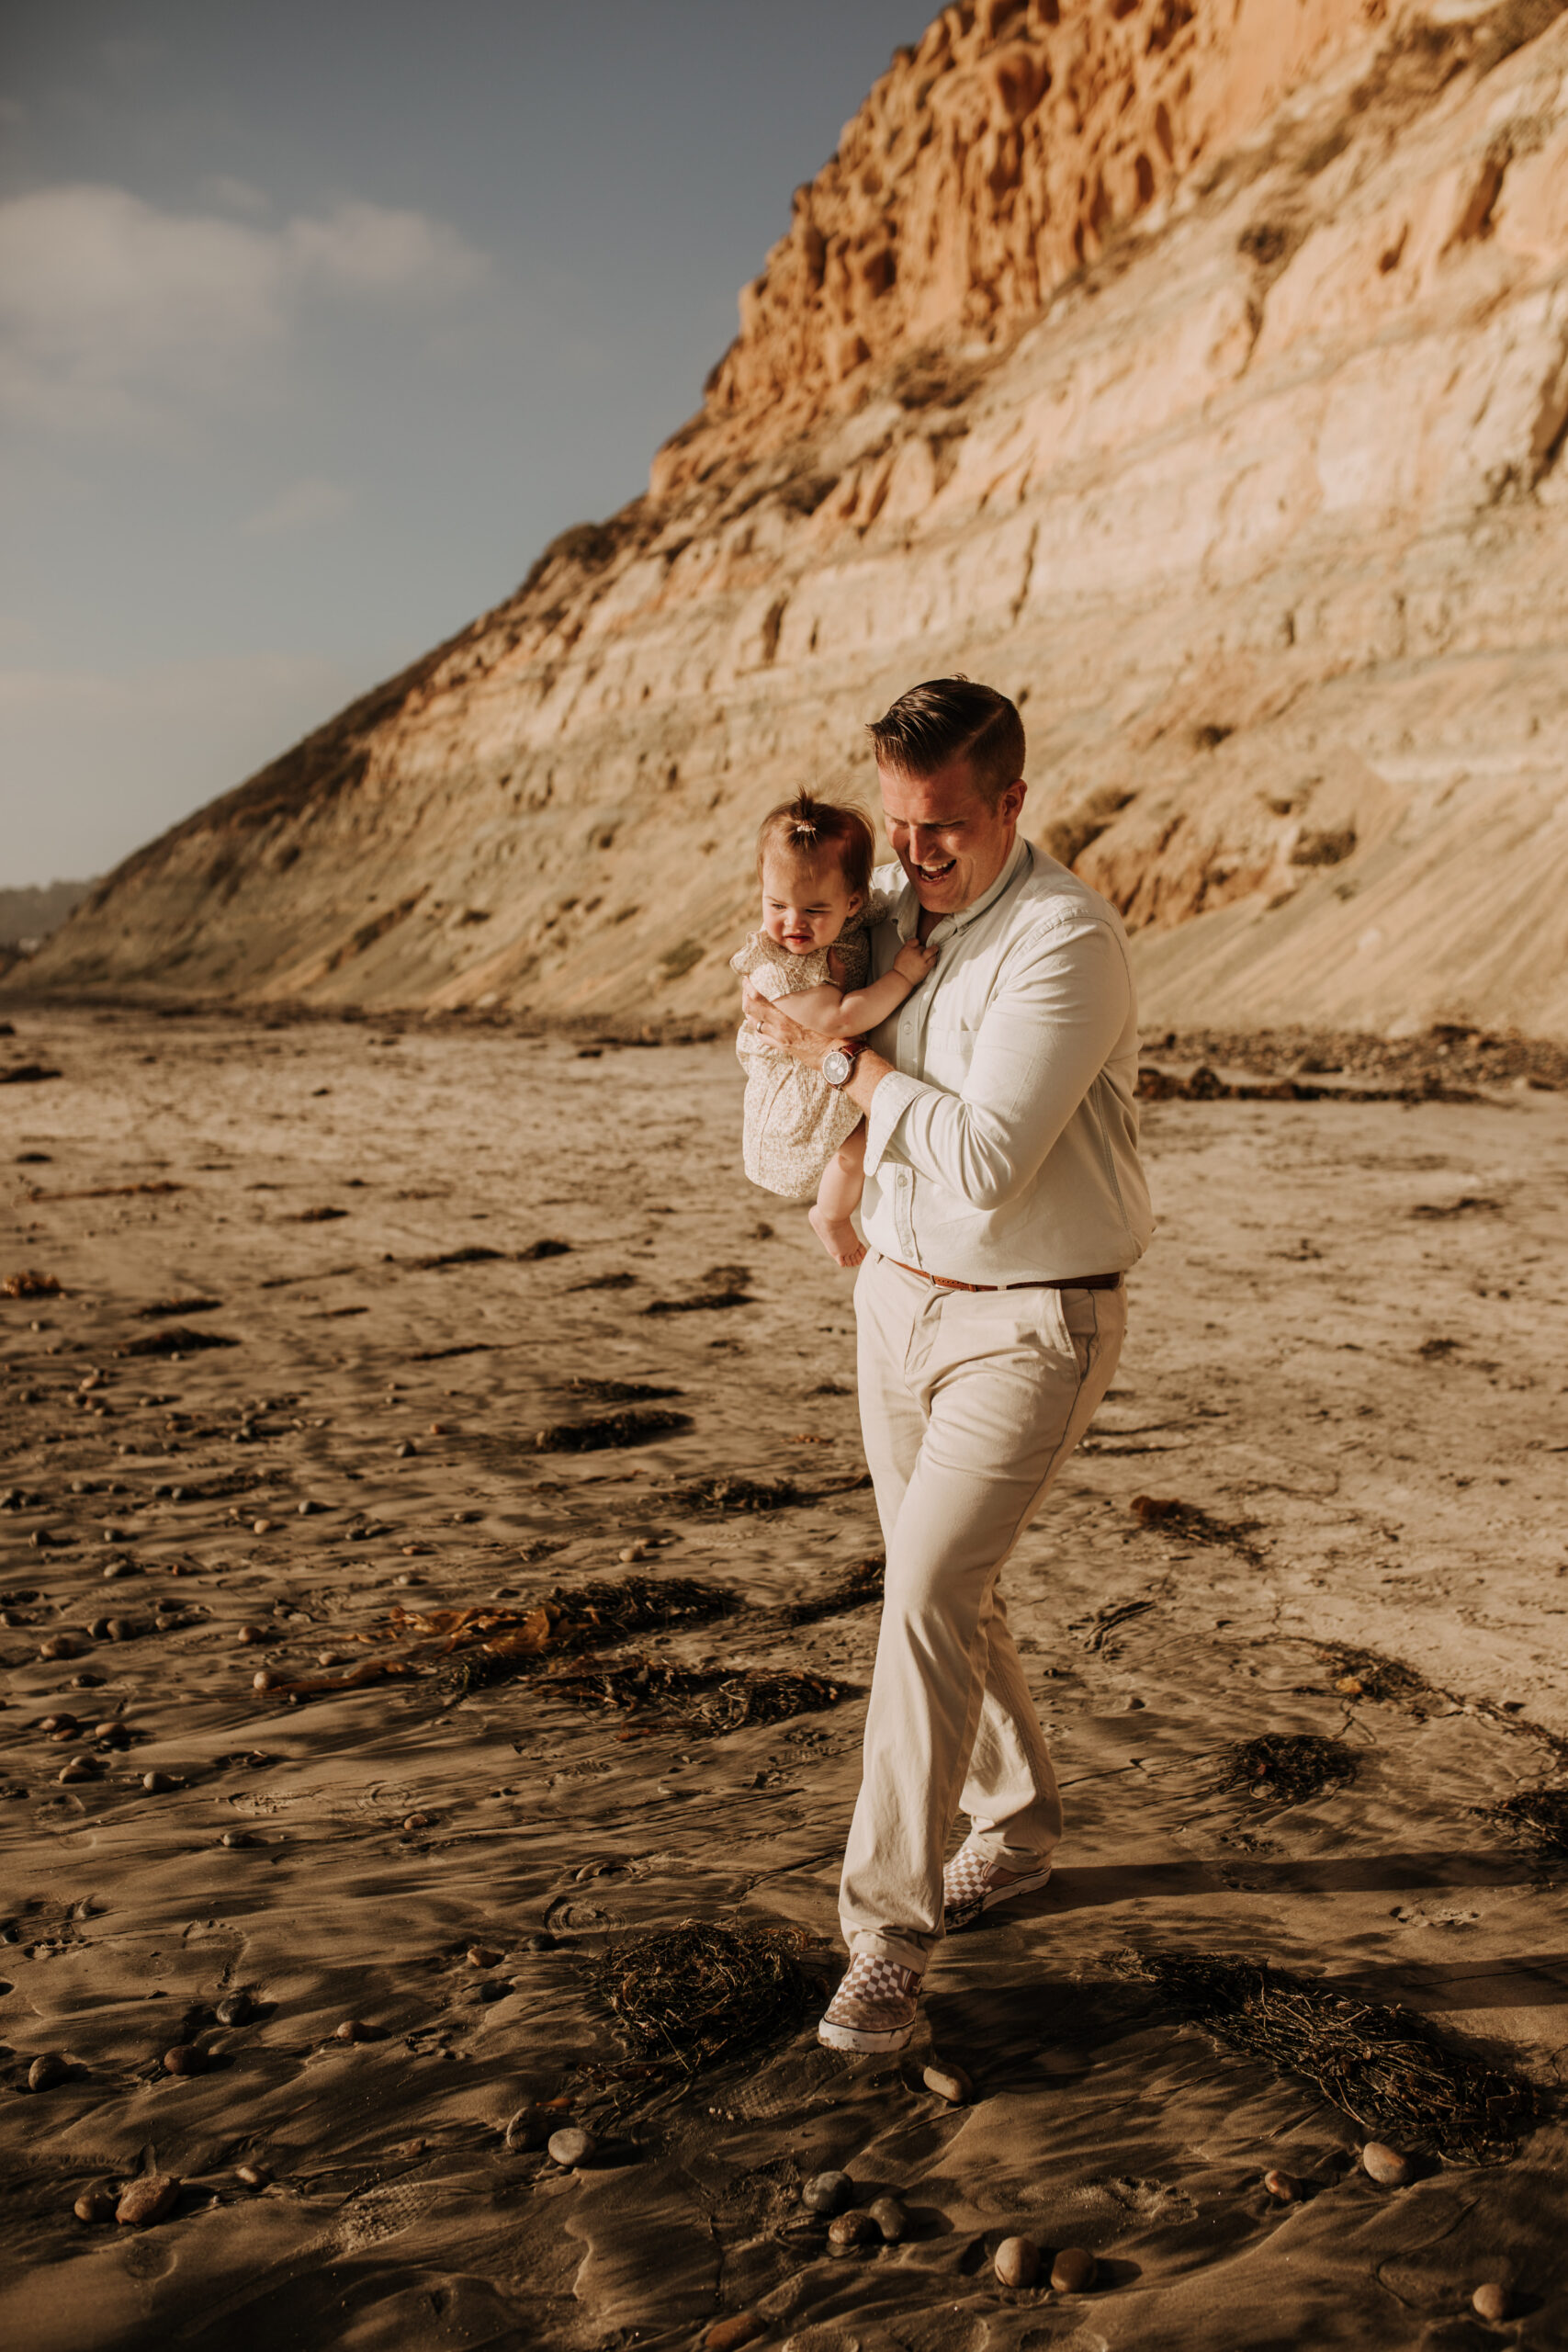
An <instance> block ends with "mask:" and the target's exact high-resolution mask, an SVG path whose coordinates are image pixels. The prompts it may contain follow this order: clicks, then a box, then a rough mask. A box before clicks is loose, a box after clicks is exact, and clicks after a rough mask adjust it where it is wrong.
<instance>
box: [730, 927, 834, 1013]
mask: <svg viewBox="0 0 1568 2352" xmlns="http://www.w3.org/2000/svg"><path fill="white" fill-rule="evenodd" d="M729 968H730V970H731V971H732V972H739V974H740V976H741V978H743V979H748V980H750V983H751V985H752V987H753V988H754V989H756V991H757V993H758V995H759V996H765V997H766V998H767V1000H768V1001H769V1003H770V1004H776V1003H777V1002H778V1000H779V999H780V997H782V996H798V995H799V994H800V992H801V991H802V989H819V988H821V987H822V986H823V984H824V982H825V981H826V980H827V978H828V977H829V975H828V950H827V948H825V947H817V948H814V949H813V950H812V952H811V954H810V955H809V956H786V955H785V954H784V952H783V950H782V949H780V948H779V947H777V946H775V945H774V944H773V941H772V940H771V939H770V938H769V937H768V934H767V933H766V932H765V931H754V932H753V933H751V936H750V939H749V940H748V941H747V942H746V944H745V946H744V947H741V948H739V949H738V950H737V952H736V953H735V955H733V956H731V957H730V959H729Z"/></svg>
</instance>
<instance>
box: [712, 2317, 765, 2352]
mask: <svg viewBox="0 0 1568 2352" xmlns="http://www.w3.org/2000/svg"><path fill="white" fill-rule="evenodd" d="M764 2324H765V2323H764V2322H763V2321H761V2320H760V2319H759V2318H758V2317H757V2314H756V2312H731V2314H730V2316H729V2318H728V2319H716V2320H715V2321H714V2324H713V2325H712V2326H711V2327H710V2328H708V2329H707V2330H706V2332H705V2335H704V2336H703V2346H704V2352H740V2346H742V2345H743V2344H750V2343H751V2342H752V2341H753V2339H754V2338H755V2337H757V2336H759V2335H761V2333H762V2329H763V2326H764Z"/></svg>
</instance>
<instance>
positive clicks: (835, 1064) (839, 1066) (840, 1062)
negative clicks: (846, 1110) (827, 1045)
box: [822, 1046, 854, 1086]
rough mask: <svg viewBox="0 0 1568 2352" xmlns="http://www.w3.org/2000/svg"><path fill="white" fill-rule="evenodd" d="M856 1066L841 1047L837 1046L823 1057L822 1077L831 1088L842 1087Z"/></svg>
mask: <svg viewBox="0 0 1568 2352" xmlns="http://www.w3.org/2000/svg"><path fill="white" fill-rule="evenodd" d="M853 1068H854V1064H853V1063H852V1061H851V1059H850V1057H849V1056H848V1054H846V1053H845V1051H844V1049H843V1047H842V1046H834V1047H833V1048H832V1050H831V1052H830V1053H826V1054H824V1055H823V1057H822V1075H823V1077H824V1078H825V1079H826V1080H827V1081H828V1083H829V1086H842V1084H843V1082H844V1080H845V1079H846V1078H848V1076H849V1074H850V1072H851V1070H852V1069H853Z"/></svg>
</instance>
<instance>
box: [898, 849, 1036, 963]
mask: <svg viewBox="0 0 1568 2352" xmlns="http://www.w3.org/2000/svg"><path fill="white" fill-rule="evenodd" d="M1033 863H1034V860H1033V856H1032V853H1031V850H1030V847H1029V843H1028V842H1026V841H1025V840H1024V838H1023V835H1022V834H1021V833H1020V834H1019V836H1018V838H1017V840H1016V841H1015V842H1013V845H1012V848H1011V850H1010V852H1009V854H1008V861H1007V864H1006V865H1004V866H1003V868H1002V870H1001V872H1000V873H999V874H998V876H997V878H996V880H995V881H994V882H993V883H992V885H991V887H990V888H989V889H988V890H987V891H986V892H985V894H984V895H983V897H981V898H978V899H976V900H975V902H974V904H973V905H972V906H967V907H960V908H959V910H958V911H957V913H956V914H951V915H943V917H942V921H941V922H939V923H936V924H933V926H932V929H931V937H932V938H933V939H934V938H935V937H936V935H937V933H938V932H941V933H942V935H943V936H944V937H946V938H952V937H954V936H956V934H957V933H959V932H961V931H966V930H967V929H968V927H969V925H970V924H971V923H972V922H974V921H975V919H976V916H977V915H983V914H984V913H985V912H986V910H987V908H989V907H994V906H995V905H996V903H997V900H998V899H999V898H1000V897H1001V895H1002V893H1003V891H1004V890H1007V889H1010V888H1011V886H1012V884H1013V883H1014V882H1015V881H1016V880H1017V879H1018V877H1019V876H1020V874H1021V873H1024V872H1027V871H1028V869H1029V868H1030V867H1031V866H1032V865H1033ZM919 919H920V902H919V899H918V898H917V897H916V896H915V886H914V884H913V883H912V882H908V881H907V882H906V883H905V885H904V891H903V896H902V897H901V898H900V899H899V901H898V936H899V938H900V939H913V937H914V935H915V926H916V924H917V923H918V922H919Z"/></svg>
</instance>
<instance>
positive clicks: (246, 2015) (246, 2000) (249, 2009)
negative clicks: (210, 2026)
mask: <svg viewBox="0 0 1568 2352" xmlns="http://www.w3.org/2000/svg"><path fill="white" fill-rule="evenodd" d="M255 2013H256V2005H255V2003H254V2001H253V2000H252V1998H251V1996H250V1995H249V1994H248V1993H228V1994H225V1996H224V1997H223V1999H222V2000H220V2002H219V2004H218V2007H216V2008H215V2009H214V2010H213V2012H212V2014H213V2016H214V2017H215V2018H217V2020H218V2022H219V2024H220V2025H249V2023H250V2021H251V2019H252V2018H254V2015H255Z"/></svg>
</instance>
